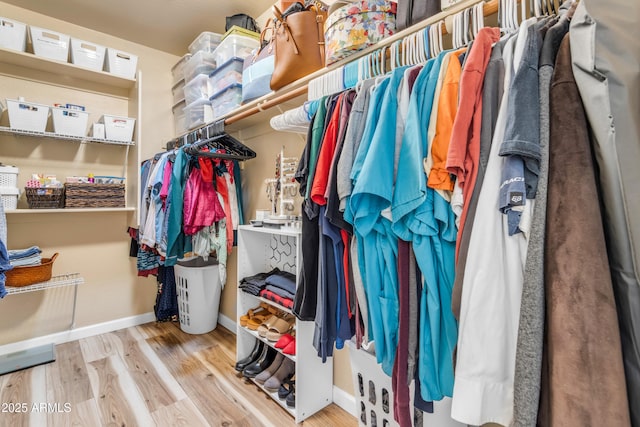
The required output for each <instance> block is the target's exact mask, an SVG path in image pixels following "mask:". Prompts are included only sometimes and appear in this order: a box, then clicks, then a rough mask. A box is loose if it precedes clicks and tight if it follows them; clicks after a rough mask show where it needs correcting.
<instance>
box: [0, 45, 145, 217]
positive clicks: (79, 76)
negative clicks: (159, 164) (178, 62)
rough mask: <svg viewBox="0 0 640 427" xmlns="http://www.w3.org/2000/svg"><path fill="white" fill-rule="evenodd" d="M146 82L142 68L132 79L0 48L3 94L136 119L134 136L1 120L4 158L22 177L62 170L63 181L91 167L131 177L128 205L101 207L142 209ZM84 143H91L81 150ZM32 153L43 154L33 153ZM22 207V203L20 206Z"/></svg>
mask: <svg viewBox="0 0 640 427" xmlns="http://www.w3.org/2000/svg"><path fill="white" fill-rule="evenodd" d="M141 83H142V73H141V72H140V71H138V74H137V76H136V78H135V79H128V78H123V77H119V76H116V75H113V74H110V73H108V72H104V71H95V70H90V69H87V68H84V67H80V66H77V65H75V64H71V63H67V62H63V61H56V60H52V59H47V58H42V57H38V56H36V55H34V54H31V53H26V52H17V51H13V50H10V49H3V48H0V99H3V98H13V99H15V98H18V97H20V96H24V98H25V99H26V100H27V101H31V102H38V103H42V104H47V105H52V104H54V103H56V102H72V103H78V104H81V105H85V107H86V108H87V111H88V112H89V113H90V122H95V121H97V120H98V118H99V117H100V116H101V115H102V114H113V115H117V116H127V117H133V118H135V119H136V125H135V131H134V138H133V141H115V140H109V139H97V138H91V137H88V136H83V137H78V136H71V135H61V134H57V133H55V132H49V131H45V132H33V131H27V130H20V129H13V128H11V127H8V126H0V145H1V146H2V155H3V161H4V163H8V164H15V165H16V166H18V167H19V168H20V177H23V176H30V175H31V174H32V173H56V174H58V175H59V177H58V179H59V180H61V181H64V178H65V177H66V176H68V175H87V174H88V173H94V174H95V175H114V176H123V177H124V178H125V183H126V196H125V197H126V204H125V206H126V208H124V209H110V210H101V212H129V211H132V210H135V209H137V201H138V199H139V198H138V196H137V194H138V189H139V179H140V178H139V163H140V144H139V142H140V141H141V138H142V135H141V131H140V129H141V126H140V118H141V96H142V90H141ZM37 88H42V90H38V89H37ZM43 97H44V98H43ZM3 114H4V115H6V114H8V113H3ZM1 119H2V121H3V123H8V120H6V117H4V118H1ZM53 141H67V142H70V143H71V144H69V145H61V144H57V145H55V147H54V146H50V144H49V142H53ZM45 142H46V144H45ZM74 145H75V147H74ZM107 146H111V147H112V148H113V150H112V149H109V148H105V149H104V150H103V149H102V148H101V147H107ZM79 147H87V148H86V149H85V150H84V151H80V148H79ZM101 150H102V151H101ZM33 153H37V155H39V156H40V157H39V158H38V157H34V156H33V155H32V154H33ZM21 181H22V182H23V181H24V178H22V179H21ZM21 210H23V209H19V211H21ZM59 211H61V210H60V209H45V210H40V213H49V212H59ZM68 212H69V213H73V212H75V213H79V212H84V210H81V209H73V210H68Z"/></svg>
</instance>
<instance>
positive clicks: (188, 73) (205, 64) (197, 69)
mask: <svg viewBox="0 0 640 427" xmlns="http://www.w3.org/2000/svg"><path fill="white" fill-rule="evenodd" d="M221 64H222V62H221ZM215 69H216V58H215V54H214V53H210V52H202V51H200V52H196V53H195V54H193V55H191V58H189V60H188V61H187V63H186V64H185V65H184V80H185V81H187V82H188V81H190V80H191V79H193V78H194V77H195V76H197V75H198V74H207V75H209V74H211V72H212V71H213V70H215Z"/></svg>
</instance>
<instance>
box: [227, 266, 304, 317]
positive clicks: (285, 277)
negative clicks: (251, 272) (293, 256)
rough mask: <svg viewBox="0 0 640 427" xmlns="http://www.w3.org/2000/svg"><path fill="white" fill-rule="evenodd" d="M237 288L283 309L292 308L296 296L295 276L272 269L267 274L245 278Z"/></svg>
mask: <svg viewBox="0 0 640 427" xmlns="http://www.w3.org/2000/svg"><path fill="white" fill-rule="evenodd" d="M238 287H239V288H240V289H242V290H243V291H244V292H247V293H249V294H251V295H256V296H258V295H259V296H261V297H263V298H267V299H269V300H271V301H274V302H276V303H278V304H280V305H282V306H283V307H286V308H292V307H293V299H294V297H295V294H296V276H295V275H294V274H291V273H288V272H286V271H280V269H278V268H274V269H273V270H271V271H270V272H268V273H258V274H256V275H255V276H249V277H245V278H244V279H242V280H241V281H240V284H239V285H238Z"/></svg>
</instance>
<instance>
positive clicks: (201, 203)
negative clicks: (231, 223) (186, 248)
mask: <svg viewBox="0 0 640 427" xmlns="http://www.w3.org/2000/svg"><path fill="white" fill-rule="evenodd" d="M224 217H225V212H224V210H223V208H222V206H221V204H220V201H219V200H218V194H217V193H216V190H215V188H213V182H211V181H205V180H204V178H203V176H202V172H201V169H200V168H197V167H194V168H193V169H191V174H189V179H188V180H187V183H186V185H185V188H184V206H183V223H184V224H183V227H184V233H185V234H186V235H188V236H191V235H194V234H196V233H197V232H198V231H200V230H201V229H203V228H205V227H210V226H211V225H213V223H214V222H217V221H220V220H221V219H223V218H224Z"/></svg>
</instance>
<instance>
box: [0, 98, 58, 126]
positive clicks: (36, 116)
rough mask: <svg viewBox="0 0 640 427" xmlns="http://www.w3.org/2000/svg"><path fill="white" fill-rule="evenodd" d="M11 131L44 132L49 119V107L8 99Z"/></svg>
mask: <svg viewBox="0 0 640 427" xmlns="http://www.w3.org/2000/svg"><path fill="white" fill-rule="evenodd" d="M7 108H8V110H9V126H10V127H11V129H20V130H30V131H35V132H44V130H45V129H46V127H47V118H48V117H49V106H48V105H43V104H36V103H34V102H26V101H20V100H16V99H7Z"/></svg>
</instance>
